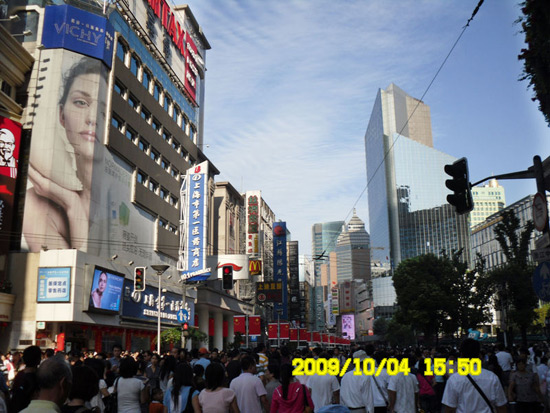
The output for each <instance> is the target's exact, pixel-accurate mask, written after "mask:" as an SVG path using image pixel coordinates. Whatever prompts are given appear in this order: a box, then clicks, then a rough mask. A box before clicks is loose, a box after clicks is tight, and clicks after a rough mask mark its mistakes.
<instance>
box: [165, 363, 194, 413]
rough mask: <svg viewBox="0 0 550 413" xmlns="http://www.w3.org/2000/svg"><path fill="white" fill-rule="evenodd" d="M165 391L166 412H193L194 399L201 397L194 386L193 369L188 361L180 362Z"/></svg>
mask: <svg viewBox="0 0 550 413" xmlns="http://www.w3.org/2000/svg"><path fill="white" fill-rule="evenodd" d="M171 383H172V384H171V385H169V386H168V388H167V389H166V392H165V393H164V401H163V403H164V412H165V413H193V404H192V401H193V399H194V398H195V397H197V398H198V397H199V392H198V391H197V390H196V389H195V388H194V387H193V369H192V368H191V366H190V365H189V364H187V363H179V364H178V365H177V366H176V369H175V371H174V376H173V378H172V380H171Z"/></svg>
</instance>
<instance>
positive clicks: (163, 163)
mask: <svg viewBox="0 0 550 413" xmlns="http://www.w3.org/2000/svg"><path fill="white" fill-rule="evenodd" d="M160 166H162V169H164V170H165V171H168V168H170V163H169V162H166V159H164V158H162V159H161V161H160Z"/></svg>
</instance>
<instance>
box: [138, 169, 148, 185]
mask: <svg viewBox="0 0 550 413" xmlns="http://www.w3.org/2000/svg"><path fill="white" fill-rule="evenodd" d="M137 181H138V182H139V183H140V184H142V185H147V175H145V174H144V173H143V172H141V171H138V173H137Z"/></svg>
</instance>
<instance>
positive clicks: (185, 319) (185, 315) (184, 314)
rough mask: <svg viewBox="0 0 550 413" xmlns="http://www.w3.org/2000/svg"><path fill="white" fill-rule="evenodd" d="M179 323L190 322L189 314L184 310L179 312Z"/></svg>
mask: <svg viewBox="0 0 550 413" xmlns="http://www.w3.org/2000/svg"><path fill="white" fill-rule="evenodd" d="M177 316H178V323H182V324H183V323H187V322H188V321H189V312H188V311H187V310H184V309H183V308H182V309H180V310H179V311H178V312H177Z"/></svg>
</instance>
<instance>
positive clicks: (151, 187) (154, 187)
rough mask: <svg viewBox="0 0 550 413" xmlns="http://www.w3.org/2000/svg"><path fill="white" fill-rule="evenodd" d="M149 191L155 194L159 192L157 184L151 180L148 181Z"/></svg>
mask: <svg viewBox="0 0 550 413" xmlns="http://www.w3.org/2000/svg"><path fill="white" fill-rule="evenodd" d="M149 190H150V191H152V192H154V193H155V194H156V193H157V192H158V190H159V184H158V183H156V182H155V181H153V180H152V179H149Z"/></svg>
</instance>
